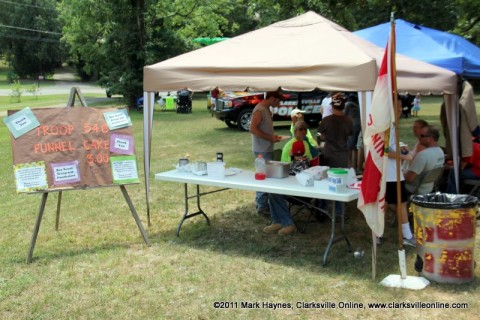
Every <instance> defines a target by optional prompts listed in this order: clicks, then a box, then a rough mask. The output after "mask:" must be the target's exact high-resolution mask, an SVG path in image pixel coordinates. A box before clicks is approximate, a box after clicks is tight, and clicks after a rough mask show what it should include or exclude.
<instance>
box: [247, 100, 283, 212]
mask: <svg viewBox="0 0 480 320" xmlns="http://www.w3.org/2000/svg"><path fill="white" fill-rule="evenodd" d="M279 104H280V93H279V92H278V91H270V92H267V94H266V97H265V99H264V100H262V101H260V102H259V103H258V104H257V105H256V106H255V108H254V109H253V111H252V118H251V122H250V133H251V134H252V151H253V154H254V156H255V158H256V157H257V156H258V155H259V154H261V155H262V156H263V158H264V159H265V161H267V160H273V146H274V144H275V143H276V142H279V141H280V140H282V137H281V136H278V135H275V133H274V130H273V120H272V117H271V114H270V107H278V106H279ZM255 206H256V209H257V213H258V214H260V215H264V216H268V215H270V208H271V207H272V204H271V203H270V204H269V194H268V193H265V192H259V191H257V192H256V196H255Z"/></svg>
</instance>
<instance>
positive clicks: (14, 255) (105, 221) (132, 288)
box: [0, 95, 480, 320]
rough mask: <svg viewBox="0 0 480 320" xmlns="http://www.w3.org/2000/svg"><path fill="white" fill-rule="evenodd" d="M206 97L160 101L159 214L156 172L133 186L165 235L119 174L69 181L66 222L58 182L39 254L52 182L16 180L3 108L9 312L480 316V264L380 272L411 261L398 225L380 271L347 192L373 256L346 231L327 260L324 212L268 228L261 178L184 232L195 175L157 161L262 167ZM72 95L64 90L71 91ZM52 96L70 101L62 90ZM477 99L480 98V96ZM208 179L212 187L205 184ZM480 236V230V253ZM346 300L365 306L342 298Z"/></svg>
mask: <svg viewBox="0 0 480 320" xmlns="http://www.w3.org/2000/svg"><path fill="white" fill-rule="evenodd" d="M196 97H197V98H196V99H195V101H194V105H193V113H192V114H176V113H174V112H167V111H160V110H155V112H154V120H153V122H154V124H153V143H152V155H151V159H152V164H151V173H150V180H151V201H150V209H151V220H152V225H151V226H150V227H148V226H147V220H146V219H147V214H146V204H145V191H144V186H143V185H142V184H138V185H133V186H128V187H127V190H128V192H129V194H130V196H131V198H132V201H133V203H134V205H135V207H136V209H137V211H138V213H139V215H140V218H141V219H142V222H143V225H144V227H145V228H146V229H147V231H148V234H149V238H150V241H151V242H152V246H151V247H147V246H146V245H145V243H144V242H143V239H142V238H141V235H140V232H139V231H138V229H137V226H136V224H135V222H134V219H133V218H132V216H131V214H130V212H129V209H128V206H127V204H126V203H125V200H124V198H123V196H122V193H121V191H120V190H119V189H118V188H114V187H112V188H99V189H90V190H85V191H80V190H78V191H72V192H65V193H64V194H63V198H62V210H61V211H62V212H61V216H60V228H59V231H55V213H56V207H57V206H56V205H57V197H58V194H57V193H52V194H51V195H50V196H49V198H48V201H47V205H46V208H45V214H44V217H43V221H42V225H41V227H40V232H39V235H38V239H37V243H36V247H35V251H34V260H33V263H32V264H26V263H25V260H26V257H27V254H28V249H29V246H30V239H31V236H32V231H33V226H34V224H35V219H36V216H37V213H38V208H39V205H40V200H41V196H40V195H39V194H34V195H25V194H16V191H15V183H14V179H13V170H12V166H11V164H12V159H11V144H10V137H9V133H8V130H7V128H6V127H5V125H4V123H3V121H2V122H0V148H1V152H0V163H1V170H0V186H1V187H0V199H2V204H1V210H0V226H1V231H0V316H1V318H2V319H408V320H411V319H425V318H427V317H428V318H431V319H452V318H455V319H475V318H478V317H479V315H480V311H479V310H480V290H479V285H480V280H479V279H480V278H479V276H480V271H479V269H478V268H476V269H475V275H476V277H475V280H474V281H472V282H470V283H467V284H463V285H447V284H437V283H432V284H431V285H430V286H428V287H427V288H426V289H424V290H422V291H409V290H405V289H392V288H385V287H382V286H380V285H379V284H378V282H379V281H380V280H382V279H383V278H384V277H386V276H387V275H389V274H399V268H398V258H397V245H396V238H397V236H396V229H395V228H392V227H390V226H389V223H388V222H387V226H386V229H385V238H386V239H385V242H384V243H382V245H381V246H379V248H378V261H377V278H376V280H372V276H371V261H370V254H369V252H370V250H371V244H370V242H371V239H370V238H371V236H370V235H371V232H370V230H369V228H368V226H367V225H366V223H365V220H364V218H363V216H362V214H361V213H360V212H359V211H358V210H357V209H356V202H352V203H350V204H349V205H348V206H347V210H348V215H349V216H350V219H349V220H348V221H347V223H346V228H347V233H348V235H349V239H350V241H351V243H352V246H353V248H362V249H364V250H365V252H366V254H365V257H364V259H355V258H354V256H353V253H350V252H348V251H347V248H346V245H345V243H343V242H340V243H337V244H335V245H334V246H333V247H332V250H331V252H330V255H329V264H328V265H327V266H326V267H322V257H323V252H324V248H325V245H326V243H327V242H328V232H329V225H328V224H326V223H322V224H320V223H316V222H315V223H312V224H311V225H309V227H308V228H307V232H306V233H305V234H300V233H297V234H295V235H293V236H289V237H285V238H280V237H278V236H275V235H273V236H272V235H266V234H263V233H262V229H263V227H264V226H266V225H267V223H268V221H267V220H265V219H264V218H262V217H260V216H258V215H257V214H256V213H255V206H254V196H255V195H254V193H253V192H248V191H239V190H229V191H224V192H221V193H215V194H213V195H209V196H206V197H203V198H202V208H203V209H204V210H205V211H206V212H207V213H208V215H209V217H210V219H211V226H207V224H206V223H205V221H204V220H203V218H201V217H196V218H193V219H190V220H187V221H186V222H185V223H184V225H183V227H182V232H181V234H180V237H176V236H175V229H176V227H177V224H178V222H179V219H180V216H181V214H182V212H183V210H184V208H183V186H182V185H180V184H176V183H166V182H159V181H155V180H154V174H155V173H157V172H161V171H166V170H171V169H173V166H172V165H173V164H174V163H176V162H177V161H178V159H179V158H180V157H182V156H185V155H186V154H188V155H189V156H190V160H191V161H196V160H204V161H211V160H213V159H214V158H215V154H216V152H223V154H224V159H225V161H226V163H227V166H228V167H239V168H244V169H250V170H251V169H253V160H254V158H253V155H252V154H251V151H250V148H251V140H250V139H251V138H250V134H249V133H247V132H239V131H238V130H236V129H230V128H228V127H227V126H226V125H225V124H224V123H222V122H220V121H218V120H216V119H215V118H214V117H211V116H210V113H209V112H208V110H207V109H206V107H205V105H206V101H205V99H204V98H203V97H202V98H198V97H199V96H198V95H196ZM43 98H44V97H41V98H39V99H43ZM52 99H53V98H52ZM55 99H57V98H55ZM58 99H59V100H61V99H62V98H61V97H58ZM66 99H67V97H64V100H63V103H65V102H66ZM422 102H424V103H423V104H422V106H423V109H422V110H421V111H420V112H419V115H420V117H421V118H424V119H426V120H428V121H429V122H431V123H432V124H438V123H439V121H440V120H439V105H440V99H439V98H434V97H426V98H424V99H423V100H422ZM49 103H50V104H51V105H53V104H55V105H56V104H57V100H55V101H54V100H51V101H50V102H49ZM114 103H118V101H114ZM59 104H62V102H61V101H60V102H59ZM93 105H94V104H92V106H93ZM115 105H116V106H120V105H118V104H115ZM477 105H480V104H479V103H478V100H477ZM0 106H3V104H2V103H0ZM38 106H40V107H42V106H45V105H41V104H39V105H38ZM130 116H131V118H132V122H133V127H132V130H133V132H134V136H135V143H136V154H137V158H138V166H139V171H140V172H139V174H140V179H141V180H142V181H143V180H144V173H143V147H142V130H143V124H142V117H143V115H142V114H140V113H138V112H137V111H131V113H130ZM414 119H415V118H409V119H402V121H401V128H400V135H401V140H402V141H404V142H406V143H408V144H410V145H413V141H414V139H413V137H412V136H411V127H412V123H413V120H414ZM288 130H289V127H288V126H276V131H277V132H278V133H279V134H288ZM314 131H316V130H314ZM279 147H280V146H279ZM202 190H204V191H207V190H212V189H211V188H207V187H205V188H203V187H202ZM193 191H194V189H193V188H192V189H191V192H193ZM192 205H193V203H192ZM388 219H391V217H388ZM478 229H479V228H478V227H477V232H478ZM479 244H480V242H479V240H478V239H477V240H476V252H475V258H476V260H477V261H479V259H480V248H479ZM406 254H407V268H408V273H409V275H416V273H415V271H414V269H413V263H414V260H415V250H413V249H411V248H407V249H406ZM216 301H221V302H226V303H225V304H224V306H227V305H229V306H230V307H229V308H221V309H219V308H215V307H214V303H215V302H216ZM227 302H228V303H230V304H228V303H227ZM241 302H252V303H255V302H259V304H260V306H262V303H263V302H267V303H286V304H291V308H279V309H273V308H260V309H248V308H242V307H241V306H242V305H241ZM297 302H306V303H310V302H318V303H324V302H331V303H335V305H336V307H335V308H324V309H319V308H299V307H297ZM344 302H354V303H363V304H364V305H365V306H364V308H340V305H342V304H341V303H344ZM375 302H385V303H389V302H398V303H402V302H412V303H413V302H428V303H431V302H441V303H450V304H452V303H467V304H468V308H467V309H452V308H450V309H443V308H437V309H406V308H403V309H399V308H386V309H373V308H370V307H368V306H367V304H368V303H375Z"/></svg>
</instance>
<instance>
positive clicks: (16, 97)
mask: <svg viewBox="0 0 480 320" xmlns="http://www.w3.org/2000/svg"><path fill="white" fill-rule="evenodd" d="M23 91H24V90H23V89H22V85H21V84H20V81H19V80H14V81H13V83H12V91H11V92H10V101H13V102H20V98H21V97H22V94H23Z"/></svg>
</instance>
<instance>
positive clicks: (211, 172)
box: [207, 161, 225, 179]
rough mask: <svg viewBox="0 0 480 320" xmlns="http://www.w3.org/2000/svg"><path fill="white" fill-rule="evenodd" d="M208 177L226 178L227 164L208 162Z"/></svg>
mask: <svg viewBox="0 0 480 320" xmlns="http://www.w3.org/2000/svg"><path fill="white" fill-rule="evenodd" d="M207 175H208V176H209V177H211V178H215V179H223V178H225V162H220V161H215V162H208V163H207Z"/></svg>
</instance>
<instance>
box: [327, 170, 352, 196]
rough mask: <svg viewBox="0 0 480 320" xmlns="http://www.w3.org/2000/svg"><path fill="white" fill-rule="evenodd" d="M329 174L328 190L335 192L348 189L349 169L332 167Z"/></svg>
mask: <svg viewBox="0 0 480 320" xmlns="http://www.w3.org/2000/svg"><path fill="white" fill-rule="evenodd" d="M327 175H328V190H330V191H333V192H345V191H347V178H348V171H347V170H345V169H330V170H328V171H327Z"/></svg>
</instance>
